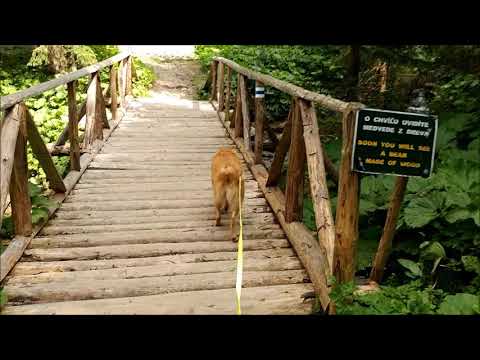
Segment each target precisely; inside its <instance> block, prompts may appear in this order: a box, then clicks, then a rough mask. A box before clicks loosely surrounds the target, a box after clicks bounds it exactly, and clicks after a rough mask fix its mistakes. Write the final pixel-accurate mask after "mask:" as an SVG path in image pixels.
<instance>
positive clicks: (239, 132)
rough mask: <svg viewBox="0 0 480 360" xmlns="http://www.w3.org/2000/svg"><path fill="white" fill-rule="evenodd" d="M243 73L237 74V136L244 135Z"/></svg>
mask: <svg viewBox="0 0 480 360" xmlns="http://www.w3.org/2000/svg"><path fill="white" fill-rule="evenodd" d="M241 76H242V74H240V73H239V74H238V75H237V97H236V102H235V132H234V134H235V137H242V135H243V116H242V96H241V92H242V91H241V86H240V78H241Z"/></svg>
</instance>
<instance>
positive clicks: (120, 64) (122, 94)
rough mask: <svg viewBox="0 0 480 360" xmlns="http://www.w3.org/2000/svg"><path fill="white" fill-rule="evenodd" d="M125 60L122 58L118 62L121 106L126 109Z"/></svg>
mask: <svg viewBox="0 0 480 360" xmlns="http://www.w3.org/2000/svg"><path fill="white" fill-rule="evenodd" d="M124 67H125V65H124V62H123V60H120V61H119V62H118V70H117V71H118V91H119V93H120V106H121V107H122V108H123V109H125V75H124V74H125V72H124Z"/></svg>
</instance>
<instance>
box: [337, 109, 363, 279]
mask: <svg viewBox="0 0 480 360" xmlns="http://www.w3.org/2000/svg"><path fill="white" fill-rule="evenodd" d="M354 106H355V105H354V104H352V108H351V109H350V110H349V111H347V112H345V114H344V116H343V121H342V159H341V163H340V171H339V178H340V179H339V184H338V201H337V211H336V219H335V225H336V229H335V233H336V240H335V255H334V264H333V272H334V275H335V277H336V278H337V280H338V281H339V282H341V283H343V282H349V281H352V280H353V278H354V275H355V258H356V247H357V239H358V211H359V202H360V196H359V194H360V181H359V178H358V174H357V173H356V172H353V171H351V169H350V168H351V163H352V153H353V133H354V130H355V115H356V111H357V110H358V108H359V107H356V108H354Z"/></svg>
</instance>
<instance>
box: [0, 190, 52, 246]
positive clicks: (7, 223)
mask: <svg viewBox="0 0 480 360" xmlns="http://www.w3.org/2000/svg"><path fill="white" fill-rule="evenodd" d="M28 194H29V196H30V201H31V203H32V211H31V214H32V224H33V225H36V224H38V223H39V222H41V221H43V220H47V219H48V208H49V207H52V206H53V205H54V203H53V202H52V201H51V200H49V199H48V198H47V197H46V196H44V195H43V194H42V188H41V187H40V186H38V185H36V184H34V183H32V182H29V183H28ZM13 233H14V229H13V222H12V218H11V216H6V217H4V218H3V219H2V226H1V228H0V235H1V236H2V237H5V238H11V237H12V236H13Z"/></svg>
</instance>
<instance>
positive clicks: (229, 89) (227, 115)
mask: <svg viewBox="0 0 480 360" xmlns="http://www.w3.org/2000/svg"><path fill="white" fill-rule="evenodd" d="M226 87H227V92H226V95H225V105H224V112H225V121H230V102H231V95H232V94H231V93H232V69H230V68H229V67H228V66H227V85H226ZM231 125H232V124H230V127H232V126H231Z"/></svg>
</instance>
